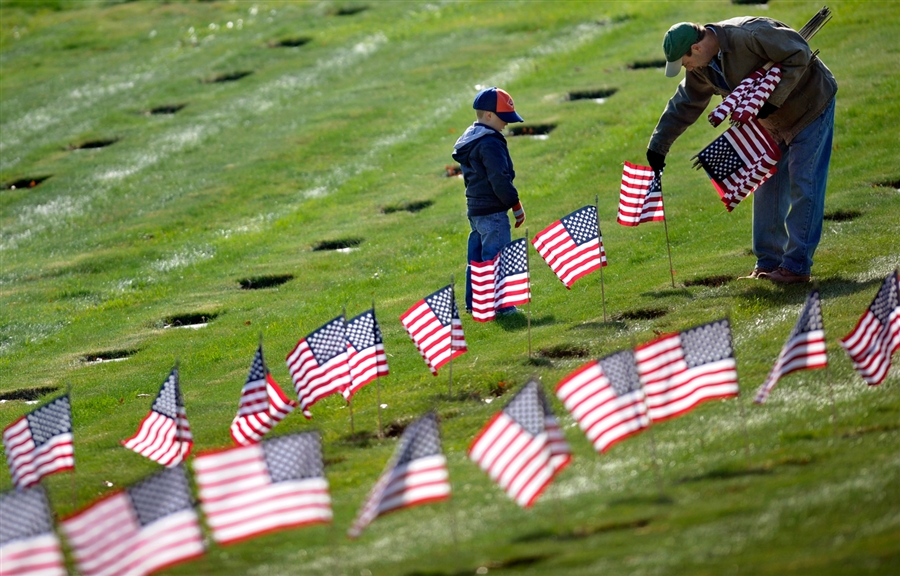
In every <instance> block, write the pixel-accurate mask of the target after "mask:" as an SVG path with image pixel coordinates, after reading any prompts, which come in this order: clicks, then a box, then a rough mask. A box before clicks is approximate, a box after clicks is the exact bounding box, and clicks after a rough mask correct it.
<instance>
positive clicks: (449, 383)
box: [447, 274, 456, 401]
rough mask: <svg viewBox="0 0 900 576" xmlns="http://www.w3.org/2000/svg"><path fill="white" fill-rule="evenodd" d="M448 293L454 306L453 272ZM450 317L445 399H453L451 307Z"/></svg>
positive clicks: (454, 287) (454, 284) (454, 285)
mask: <svg viewBox="0 0 900 576" xmlns="http://www.w3.org/2000/svg"><path fill="white" fill-rule="evenodd" d="M450 294H451V295H452V296H453V307H454V308H455V307H456V281H455V280H454V278H453V274H451V275H450ZM450 315H451V319H450V361H449V362H448V363H447V376H448V380H447V399H448V400H451V401H452V400H453V318H452V316H453V314H452V309H451V314H450Z"/></svg>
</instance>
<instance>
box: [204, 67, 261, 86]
mask: <svg viewBox="0 0 900 576" xmlns="http://www.w3.org/2000/svg"><path fill="white" fill-rule="evenodd" d="M251 74H253V72H250V71H248V70H241V71H238V72H226V73H225V74H219V75H218V76H214V77H212V78H210V79H207V80H203V83H204V84H220V83H222V82H236V81H237V80H240V79H241V78H245V77H247V76H249V75H251Z"/></svg>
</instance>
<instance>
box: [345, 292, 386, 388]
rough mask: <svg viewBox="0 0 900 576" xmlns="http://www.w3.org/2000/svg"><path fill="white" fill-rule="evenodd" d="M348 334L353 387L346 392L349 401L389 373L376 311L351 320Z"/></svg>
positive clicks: (348, 352) (370, 310) (348, 323)
mask: <svg viewBox="0 0 900 576" xmlns="http://www.w3.org/2000/svg"><path fill="white" fill-rule="evenodd" d="M345 331H346V335H347V357H348V359H349V362H350V381H351V383H350V385H349V386H347V387H346V388H344V398H346V399H347V401H349V400H350V398H352V397H353V395H354V394H356V392H357V390H359V389H360V388H362V387H363V386H365V385H366V384H368V383H370V382H371V381H372V380H375V379H376V378H380V377H382V376H387V375H388V374H389V373H390V370H389V369H388V363H387V356H386V355H385V353H384V341H383V340H382V338H381V328H380V327H379V326H378V320H377V319H376V318H375V309H374V308H371V309H369V310H366V311H365V312H363V313H362V314H360V315H359V316H356V317H355V318H351V319H350V320H349V321H348V322H347V326H346V327H345Z"/></svg>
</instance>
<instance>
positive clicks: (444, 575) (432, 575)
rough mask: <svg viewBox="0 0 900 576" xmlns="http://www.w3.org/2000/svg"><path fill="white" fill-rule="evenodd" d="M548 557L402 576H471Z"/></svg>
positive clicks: (534, 556) (523, 564)
mask: <svg viewBox="0 0 900 576" xmlns="http://www.w3.org/2000/svg"><path fill="white" fill-rule="evenodd" d="M549 557H550V556H548V555H546V554H532V555H527V556H513V557H512V558H507V559H506V560H489V561H487V562H485V563H483V564H482V565H481V566H478V567H476V568H467V569H464V570H450V571H444V570H413V571H412V572H407V573H406V574H405V575H404V576H471V575H472V574H487V573H488V571H492V570H503V569H505V568H523V567H526V566H532V565H534V564H537V563H538V562H543V561H544V560H546V559H548V558H549ZM484 569H487V570H484Z"/></svg>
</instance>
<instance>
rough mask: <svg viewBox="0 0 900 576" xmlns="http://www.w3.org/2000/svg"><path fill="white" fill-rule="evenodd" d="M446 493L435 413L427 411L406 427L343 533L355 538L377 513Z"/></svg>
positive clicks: (447, 483)
mask: <svg viewBox="0 0 900 576" xmlns="http://www.w3.org/2000/svg"><path fill="white" fill-rule="evenodd" d="M449 497H450V481H449V476H448V473H447V459H446V458H445V457H444V453H443V452H442V451H441V437H440V432H439V431H438V422H437V416H436V415H435V414H434V413H433V412H429V413H428V414H426V415H425V416H423V417H421V418H419V419H418V420H416V421H415V422H413V423H412V424H410V425H409V426H407V427H406V430H404V431H403V436H401V437H400V443H399V444H398V445H397V450H396V451H395V452H394V456H393V458H392V459H391V461H390V463H388V465H387V468H385V471H384V472H383V473H382V474H381V477H380V478H379V479H378V482H376V483H375V487H374V488H373V489H372V491H371V492H370V493H369V497H368V498H366V502H365V504H363V507H362V508H361V509H360V511H359V514H358V515H357V517H356V520H355V521H354V522H353V526H352V527H351V528H350V530H349V532H348V533H347V535H348V536H350V537H351V538H358V537H359V535H360V534H362V531H363V530H364V529H365V528H366V526H368V525H369V524H371V523H372V521H373V520H375V519H376V518H377V517H379V516H382V515H384V514H387V513H388V512H393V511H395V510H399V509H401V508H409V507H411V506H418V505H419V504H426V503H428V502H435V501H438V500H446V499H447V498H449Z"/></svg>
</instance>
